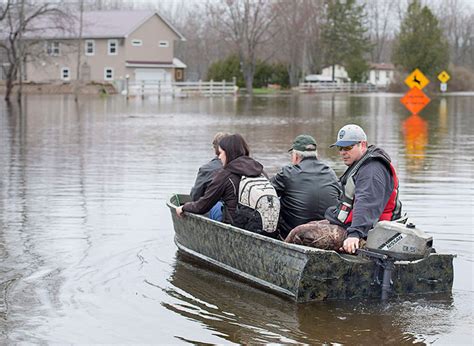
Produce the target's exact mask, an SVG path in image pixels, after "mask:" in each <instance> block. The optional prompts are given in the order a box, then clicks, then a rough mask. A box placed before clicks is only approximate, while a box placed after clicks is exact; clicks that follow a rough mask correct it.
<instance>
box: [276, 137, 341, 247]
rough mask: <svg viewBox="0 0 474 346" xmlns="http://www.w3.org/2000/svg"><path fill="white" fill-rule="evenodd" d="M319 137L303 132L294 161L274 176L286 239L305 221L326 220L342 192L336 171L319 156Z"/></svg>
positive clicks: (282, 233)
mask: <svg viewBox="0 0 474 346" xmlns="http://www.w3.org/2000/svg"><path fill="white" fill-rule="evenodd" d="M316 148H317V144H316V140H315V139H314V138H313V137H311V136H310V135H299V136H297V137H296V138H295V139H294V141H293V145H292V146H291V148H290V150H288V151H289V152H290V153H291V164H290V165H287V166H284V167H283V168H282V169H281V171H280V172H279V173H278V174H277V175H275V176H274V177H273V178H272V179H271V183H272V184H273V186H274V187H275V190H276V191H277V194H278V196H279V197H280V205H281V208H280V220H279V224H278V229H279V231H280V236H281V237H282V238H283V239H284V238H285V237H286V236H287V235H288V233H289V232H290V231H291V230H292V229H293V228H294V227H296V226H299V225H301V224H304V223H307V222H310V221H315V220H322V219H324V212H325V211H326V209H327V208H328V207H330V206H333V205H336V204H337V202H338V197H339V195H340V193H341V190H340V187H339V182H338V179H337V177H336V173H334V171H333V170H332V168H330V167H329V166H328V165H326V164H325V163H323V162H322V161H320V160H318V158H317V150H316Z"/></svg>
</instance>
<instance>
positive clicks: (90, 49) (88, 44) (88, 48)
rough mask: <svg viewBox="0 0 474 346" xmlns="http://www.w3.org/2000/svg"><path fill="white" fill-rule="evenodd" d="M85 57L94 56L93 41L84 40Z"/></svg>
mask: <svg viewBox="0 0 474 346" xmlns="http://www.w3.org/2000/svg"><path fill="white" fill-rule="evenodd" d="M85 50H86V55H94V54H95V41H94V40H86V46H85Z"/></svg>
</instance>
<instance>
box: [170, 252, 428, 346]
mask: <svg viewBox="0 0 474 346" xmlns="http://www.w3.org/2000/svg"><path fill="white" fill-rule="evenodd" d="M170 283H171V284H172V287H171V288H168V289H167V290H166V292H167V294H169V295H170V296H171V297H173V298H175V299H177V301H178V303H175V304H172V303H163V306H164V307H165V308H167V309H169V310H171V311H173V312H175V313H177V314H180V315H181V316H183V317H186V318H191V319H193V320H195V321H198V322H199V323H201V324H203V326H205V328H206V329H209V330H211V331H212V333H213V334H214V335H217V336H219V337H222V338H223V339H225V340H227V341H230V342H235V343H239V344H248V343H298V344H300V343H304V344H314V343H347V344H372V343H376V344H394V345H401V344H407V345H408V344H418V343H422V340H421V339H420V338H419V336H416V335H413V334H410V333H408V332H406V331H404V330H403V329H402V328H403V327H402V328H401V326H402V325H403V324H400V323H399V322H400V321H397V318H398V316H400V311H397V313H394V312H396V310H397V309H394V308H393V306H381V305H380V304H379V303H377V302H367V301H364V302H350V303H341V302H326V303H311V304H294V303H292V302H289V301H287V300H285V299H283V298H279V297H276V296H273V295H272V294H270V293H265V292H262V291H261V290H258V289H254V288H252V287H250V286H248V285H246V284H243V283H241V282H239V281H235V280H233V279H231V278H229V277H227V276H224V275H221V274H218V273H216V272H215V271H213V270H209V269H206V268H205V267H203V266H201V265H197V264H196V263H195V262H193V261H190V260H189V259H187V258H184V257H179V258H178V261H177V262H176V265H175V269H174V272H173V274H172V275H171V277H170ZM414 305H416V304H414ZM177 337H178V338H180V336H177ZM182 339H186V340H188V341H191V342H192V343H203V342H206V340H205V339H199V338H197V339H193V340H189V339H187V338H185V337H183V338H182Z"/></svg>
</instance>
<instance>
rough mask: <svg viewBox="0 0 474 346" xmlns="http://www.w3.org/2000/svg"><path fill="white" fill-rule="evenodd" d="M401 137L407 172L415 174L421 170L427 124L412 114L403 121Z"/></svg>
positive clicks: (423, 159)
mask: <svg viewBox="0 0 474 346" xmlns="http://www.w3.org/2000/svg"><path fill="white" fill-rule="evenodd" d="M403 135H404V136H405V148H406V157H407V161H408V164H407V169H408V171H410V172H416V171H418V170H420V169H423V165H424V161H425V150H426V145H427V144H428V123H427V122H426V120H424V119H423V118H422V117H420V116H419V115H418V114H413V115H411V116H409V117H408V118H407V119H405V120H404V121H403Z"/></svg>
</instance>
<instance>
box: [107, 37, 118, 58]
mask: <svg viewBox="0 0 474 346" xmlns="http://www.w3.org/2000/svg"><path fill="white" fill-rule="evenodd" d="M107 47H108V50H107V51H108V53H109V55H117V53H118V40H109V41H108V45H107Z"/></svg>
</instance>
